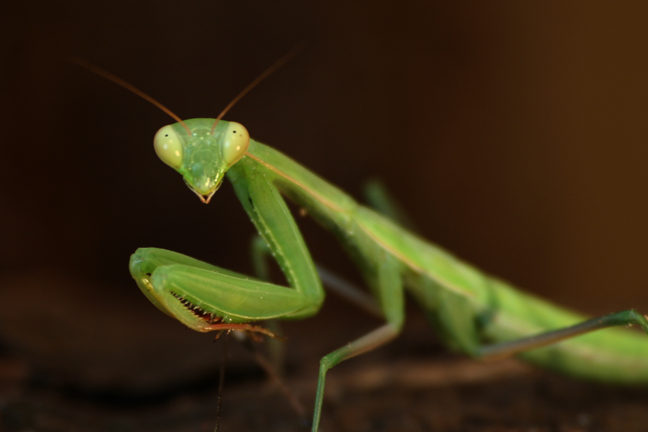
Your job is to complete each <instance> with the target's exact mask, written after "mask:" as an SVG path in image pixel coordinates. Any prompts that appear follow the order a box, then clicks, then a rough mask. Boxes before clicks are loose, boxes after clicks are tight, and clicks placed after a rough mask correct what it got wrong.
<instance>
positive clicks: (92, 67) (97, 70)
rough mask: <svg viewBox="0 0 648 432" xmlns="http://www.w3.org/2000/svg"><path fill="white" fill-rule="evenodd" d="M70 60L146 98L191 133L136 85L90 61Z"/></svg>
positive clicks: (178, 118) (173, 115)
mask: <svg viewBox="0 0 648 432" xmlns="http://www.w3.org/2000/svg"><path fill="white" fill-rule="evenodd" d="M71 60H72V61H73V62H74V63H76V64H78V65H79V66H81V67H82V68H85V69H88V70H89V71H90V72H94V73H96V74H97V75H99V76H100V77H103V78H106V79H107V80H108V81H112V82H114V83H115V84H117V85H119V86H121V87H124V88H125V89H126V90H128V91H130V92H132V93H135V94H136V95H137V96H139V97H141V98H143V99H144V100H146V101H147V102H150V103H151V104H153V105H155V106H156V107H158V108H159V109H161V110H162V111H164V112H165V113H167V114H168V115H169V116H171V118H172V119H174V120H175V121H177V122H178V123H180V124H181V125H182V126H183V127H184V128H185V129H186V131H187V132H188V133H189V135H191V130H190V129H189V127H187V125H186V124H185V122H183V121H182V119H181V118H180V117H178V116H177V115H176V114H175V113H174V112H173V111H171V110H170V109H169V108H167V107H165V106H164V105H162V104H161V103H160V102H158V101H157V100H155V99H153V98H152V97H151V96H149V95H147V94H146V93H144V92H143V91H142V90H140V89H138V88H137V87H135V86H133V85H131V84H129V83H127V82H126V81H124V80H123V79H121V78H119V77H117V76H115V75H113V74H111V73H110V72H108V71H105V70H103V69H101V68H100V67H98V66H95V65H93V64H92V63H90V62H87V61H85V60H83V59H80V58H78V57H72V58H71Z"/></svg>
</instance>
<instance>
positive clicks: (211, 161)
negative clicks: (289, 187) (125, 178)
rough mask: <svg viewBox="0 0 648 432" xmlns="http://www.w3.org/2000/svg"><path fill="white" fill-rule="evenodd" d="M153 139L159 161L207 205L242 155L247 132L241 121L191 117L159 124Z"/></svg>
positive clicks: (247, 138) (247, 135)
mask: <svg viewBox="0 0 648 432" xmlns="http://www.w3.org/2000/svg"><path fill="white" fill-rule="evenodd" d="M153 142H154V146H155V152H156V153H157V155H158V157H159V158H160V159H162V162H164V163H165V164H167V165H169V166H170V167H171V168H173V169H175V170H176V171H178V172H179V173H180V174H181V175H182V177H183V178H184V181H185V183H186V184H187V186H189V189H191V190H192V191H193V192H194V193H195V194H196V195H198V197H199V198H200V200H201V201H202V202H204V203H205V204H206V203H209V200H211V197H212V196H213V195H214V193H216V191H217V190H218V188H219V187H220V185H221V183H222V182H223V177H224V176H225V173H226V172H227V170H228V169H230V168H231V167H232V166H233V165H234V164H235V163H236V162H238V161H239V160H240V159H241V158H242V157H243V156H245V152H246V151H247V148H248V146H249V144H250V135H249V134H248V131H247V130H246V129H245V127H243V125H241V124H240V123H236V122H228V121H224V120H214V119H192V120H185V121H183V122H179V123H174V124H170V125H167V126H164V127H162V128H161V129H160V130H159V131H158V132H157V133H156V134H155V139H154V141H153Z"/></svg>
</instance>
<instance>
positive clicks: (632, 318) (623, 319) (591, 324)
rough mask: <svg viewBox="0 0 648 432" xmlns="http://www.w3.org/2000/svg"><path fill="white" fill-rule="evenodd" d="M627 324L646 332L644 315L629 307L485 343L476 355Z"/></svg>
mask: <svg viewBox="0 0 648 432" xmlns="http://www.w3.org/2000/svg"><path fill="white" fill-rule="evenodd" d="M627 325H638V326H640V327H641V328H642V329H643V330H644V331H645V332H646V333H647V334H648V320H647V319H646V316H644V315H642V314H640V313H639V312H637V311H635V310H633V309H630V310H626V311H622V312H616V313H611V314H608V315H603V316H600V317H597V318H592V319H589V320H587V321H583V322H582V323H579V324H576V325H573V326H569V327H564V328H561V329H558V330H553V331H549V332H545V333H540V334H537V335H533V336H529V337H526V338H522V339H517V340H514V341H510V342H503V343H498V344H493V345H487V346H484V347H481V348H480V349H479V350H478V353H477V356H478V357H481V358H488V359H493V358H502V357H508V356H511V355H515V354H519V353H521V352H523V351H528V350H531V349H535V348H541V347H543V346H547V345H551V344H554V343H557V342H560V341H562V340H565V339H570V338H573V337H576V336H579V335H582V334H585V333H589V332H592V331H596V330H601V329H604V328H608V327H617V326H627Z"/></svg>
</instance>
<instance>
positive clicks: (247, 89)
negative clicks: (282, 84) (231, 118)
mask: <svg viewBox="0 0 648 432" xmlns="http://www.w3.org/2000/svg"><path fill="white" fill-rule="evenodd" d="M305 46H306V42H305V41H304V42H302V43H300V44H299V45H297V46H296V47H295V48H293V49H292V50H290V52H288V54H286V55H284V56H283V57H281V58H280V59H279V60H277V61H276V62H275V64H273V65H272V66H270V67H269V68H268V69H266V70H265V72H263V73H262V74H261V75H259V76H258V77H256V79H254V81H252V82H251V83H250V84H248V86H247V87H245V88H244V89H243V91H241V92H240V93H239V94H238V95H237V96H236V97H235V98H234V99H232V102H230V103H229V104H227V106H226V107H225V108H224V109H223V111H221V113H220V114H218V117H216V121H215V122H214V125H213V126H212V128H211V132H212V134H213V133H214V130H216V125H217V124H218V121H219V120H220V119H222V118H223V116H224V115H225V114H227V112H228V111H229V110H230V109H232V107H233V106H234V105H236V103H237V102H238V101H240V100H241V99H242V98H243V96H245V95H246V94H248V93H249V92H250V90H252V89H253V88H254V87H256V86H257V85H258V84H259V83H260V82H261V81H263V80H264V79H266V78H267V77H268V76H270V75H271V74H272V73H273V72H275V71H277V69H279V68H280V67H282V66H283V65H285V64H286V63H288V62H289V61H290V60H292V59H293V58H294V57H295V56H296V55H297V54H299V53H300V52H301V51H302V50H303V49H304V47H305Z"/></svg>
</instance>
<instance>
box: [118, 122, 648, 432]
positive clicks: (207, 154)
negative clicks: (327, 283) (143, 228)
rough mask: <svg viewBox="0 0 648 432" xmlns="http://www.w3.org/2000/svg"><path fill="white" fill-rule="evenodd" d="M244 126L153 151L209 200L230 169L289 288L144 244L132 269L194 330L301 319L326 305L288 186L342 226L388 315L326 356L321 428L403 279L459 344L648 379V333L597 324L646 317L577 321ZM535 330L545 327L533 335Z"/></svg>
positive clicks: (563, 367) (451, 342)
mask: <svg viewBox="0 0 648 432" xmlns="http://www.w3.org/2000/svg"><path fill="white" fill-rule="evenodd" d="M169 128H170V129H169ZM169 130H171V131H172V132H171V133H169ZM243 131H244V128H242V126H241V125H238V124H237V123H229V122H225V121H219V122H217V124H215V120H213V119H194V120H187V121H185V122H184V125H179V124H175V125H171V126H165V127H164V128H162V129H161V130H160V132H158V135H156V151H158V155H160V157H161V158H162V160H163V161H165V163H167V164H168V165H170V166H172V167H173V168H174V169H176V170H177V171H178V172H179V173H180V174H181V175H182V176H183V177H184V180H185V182H186V183H187V185H188V186H189V187H190V188H191V189H192V191H194V192H195V193H196V194H197V195H198V196H199V197H200V198H201V200H203V202H209V199H210V198H211V196H212V195H213V194H214V192H215V191H216V190H217V189H218V187H219V186H220V184H221V182H222V179H223V176H224V175H225V176H227V177H228V178H229V180H230V181H231V183H232V185H233V186H234V190H235V192H236V194H237V196H238V198H239V200H240V202H241V204H242V205H243V207H244V209H245V211H246V212H247V214H248V215H249V217H250V219H251V220H252V222H253V223H254V225H255V227H256V229H257V231H258V233H259V235H260V236H261V237H262V239H263V242H265V244H267V248H265V247H263V248H262V249H265V250H267V251H268V253H269V254H271V255H272V256H273V258H274V259H275V260H276V261H277V263H278V264H279V266H280V268H281V270H282V271H283V273H284V275H285V276H286V279H287V281H288V284H289V285H290V287H283V286H279V285H274V284H271V283H267V282H264V281H261V280H258V279H254V278H250V277H248V276H245V275H241V274H237V273H235V272H231V271H228V270H225V269H221V268H219V267H216V266H213V265H211V264H207V263H204V262H200V261H197V260H194V259H192V258H189V257H186V256H184V255H180V254H177V253H175V252H170V251H165V250H162V249H140V250H138V251H137V252H136V253H135V254H134V255H133V256H132V258H131V265H130V268H131V273H132V275H133V277H134V278H135V280H136V281H137V283H138V285H139V287H140V289H141V290H142V291H143V292H144V294H145V295H146V296H147V297H148V298H149V299H150V300H151V302H153V304H155V305H156V306H157V307H158V308H159V309H160V310H162V311H163V312H165V313H166V314H168V315H170V316H172V317H174V318H176V319H178V320H179V321H181V322H182V323H183V324H185V325H187V326H189V327H190V328H192V329H194V330H197V331H211V330H215V329H222V326H221V327H218V326H219V325H220V324H221V323H243V322H247V321H258V320H265V319H270V318H281V319H301V318H306V317H309V316H312V315H314V314H316V313H317V312H318V310H319V308H320V307H321V305H322V303H323V301H324V292H323V289H322V285H321V281H320V279H319V277H318V274H317V271H316V269H315V265H314V264H313V260H312V258H311V256H310V254H309V252H308V248H307V247H306V244H305V242H304V240H303V238H302V236H301V233H300V231H299V228H298V227H297V224H296V223H295V220H294V218H293V216H292V214H291V212H290V210H289V208H288V207H287V205H286V203H285V201H284V198H283V196H286V197H288V199H290V200H291V201H293V202H294V203H296V204H297V205H298V206H299V207H300V208H303V209H305V210H306V211H307V213H308V214H309V215H310V216H311V217H313V218H314V219H315V220H316V221H317V222H318V223H320V224H321V225H322V226H323V227H324V228H325V229H327V230H328V231H330V232H331V233H332V234H334V235H335V236H336V237H337V239H338V240H339V241H340V243H341V244H342V246H343V247H344V249H345V250H346V251H347V253H348V254H349V256H350V257H351V258H352V259H353V261H354V262H355V263H356V265H357V267H358V269H359V271H360V273H361V275H362V276H363V278H364V280H365V282H366V284H367V286H368V287H369V288H370V290H371V292H372V294H373V296H374V297H375V298H376V300H377V303H378V304H379V306H380V309H381V311H382V314H383V316H384V318H385V321H386V324H385V325H383V326H382V327H380V328H378V329H376V330H374V331H373V332H371V333H369V334H367V335H365V336H362V337H360V338H359V339H357V340H355V341H352V342H350V343H348V344H347V345H345V346H344V347H342V348H340V349H338V350H336V351H334V352H332V353H330V354H328V355H327V356H325V357H323V358H322V361H321V363H320V373H319V380H318V390H317V396H316V403H315V413H314V419H313V431H316V430H317V428H318V423H319V418H320V414H321V407H322V397H323V393H324V383H325V375H326V372H327V370H328V369H330V368H331V367H333V366H335V365H336V364H338V363H340V362H341V361H343V360H345V359H347V358H350V357H353V356H355V355H358V354H360V353H362V352H365V351H367V350H370V349H373V348H375V347H377V346H379V345H381V344H384V343H386V342H388V341H389V340H391V339H392V338H394V337H395V336H396V335H397V334H398V333H399V332H400V329H401V327H402V325H403V321H404V319H405V307H404V291H405V289H407V290H408V291H409V292H410V294H411V295H412V297H413V298H414V299H415V300H416V301H417V302H418V303H419V304H420V306H421V307H422V308H423V310H424V311H425V313H426V314H427V316H428V317H429V319H430V321H431V322H432V323H433V325H434V326H435V328H436V330H437V331H438V333H439V334H440V335H441V337H442V338H443V339H444V341H445V342H446V343H447V344H448V346H449V347H451V348H452V349H455V350H458V351H461V352H464V353H466V354H468V355H471V356H474V357H486V356H494V355H502V354H504V355H506V354H511V353H520V354H519V356H520V357H522V358H524V359H525V360H528V361H531V362H533V363H536V364H538V365H541V366H544V367H548V368H551V369H554V370H557V371H561V372H564V373H568V374H571V375H575V376H579V377H583V378H588V379H594V380H601V381H610V382H617V383H624V384H630V385H640V384H648V339H646V335H642V334H639V333H636V332H633V331H628V330H623V329H605V330H601V331H596V332H593V330H597V329H600V328H604V327H609V326H614V325H622V324H639V325H640V326H641V327H642V328H643V330H644V331H645V332H647V333H648V321H647V320H646V318H645V317H644V316H643V315H640V314H637V313H636V312H634V311H626V312H621V313H618V314H612V315H610V316H605V317H601V318H600V319H597V320H591V321H586V322H585V323H583V324H582V325H575V324H577V323H579V322H582V321H584V320H585V319H586V318H585V317H583V316H581V315H578V314H576V313H573V312H570V311H567V310H565V309H562V308H560V307H558V306H555V305H552V304H550V303H548V302H546V301H544V300H541V299H538V298H536V297H533V296H531V295H528V294H524V293H522V292H520V291H518V290H516V289H514V288H513V287H512V286H510V285H508V284H507V283H505V282H503V281H501V280H499V279H496V278H493V277H491V276H489V275H487V274H485V273H483V272H482V271H480V270H478V269H476V268H475V267H472V266H471V265H469V264H467V263H465V262H463V261H461V260H459V259H457V258H456V257H454V256H453V255H452V254H451V253H449V252H447V251H445V250H443V249H442V248H440V247H438V246H436V245H433V244H431V243H429V242H426V241H424V240H422V239H421V238H419V237H417V236H416V235H414V234H412V233H411V232H409V231H407V230H406V229H404V228H402V227H401V226H399V225H398V224H397V223H396V222H395V221H393V220H390V219H389V218H388V217H386V216H383V215H381V214H379V213H377V212H375V211H373V210H371V209H369V208H367V207H364V206H362V205H360V204H358V203H357V202H356V201H355V200H354V199H353V198H351V197H350V196H349V195H347V194H345V193H344V192H342V191H341V190H339V189H338V188H336V187H334V186H332V185H331V184H329V183H328V182H326V181H325V180H323V179H321V178H320V177H318V176H317V175H315V174H313V173H312V172H310V171H308V170H307V169H306V168H304V167H302V166H301V165H299V164H298V163H296V162H295V161H293V160H291V159H290V158H288V157H287V156H285V155H283V154H281V153H280V152H278V151H276V150H274V149H273V148H271V147H269V146H266V145H264V144H261V143H258V142H255V141H253V140H250V139H249V136H247V135H246V134H247V131H244V132H245V133H244V132H243ZM190 134H191V135H190ZM160 149H161V150H160ZM392 214H395V213H392ZM583 329H585V330H583ZM547 332H548V333H547ZM585 332H589V333H588V334H582V333H585ZM534 334H541V335H540V336H539V337H531V338H529V336H530V335H534ZM579 334H582V335H581V336H578V337H574V336H576V335H579ZM543 338H544V339H543ZM567 338H570V339H569V340H564V341H562V342H560V343H555V342H556V341H558V340H562V339H567ZM508 341H517V342H512V343H509V342H508ZM498 343H500V344H499V345H498ZM488 344H496V345H490V346H489V345H488ZM548 344H552V345H548ZM545 345H548V346H545ZM539 346H542V348H536V347H539ZM520 347H522V348H520ZM531 348H536V349H531ZM528 349H531V350H530V351H526V352H522V351H524V350H528Z"/></svg>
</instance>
